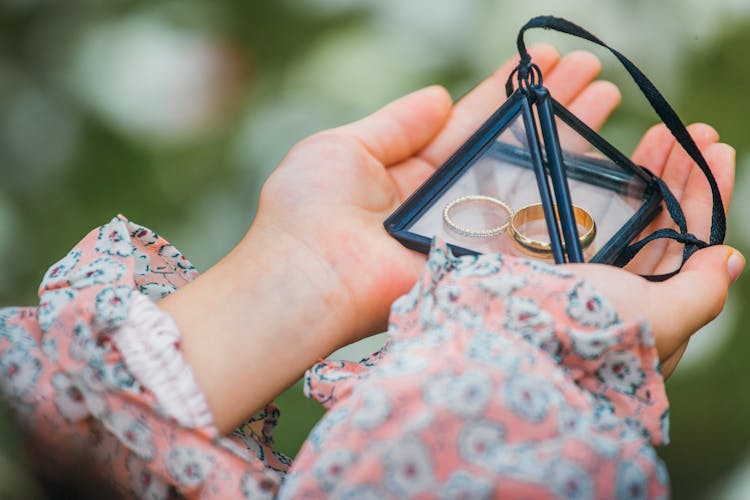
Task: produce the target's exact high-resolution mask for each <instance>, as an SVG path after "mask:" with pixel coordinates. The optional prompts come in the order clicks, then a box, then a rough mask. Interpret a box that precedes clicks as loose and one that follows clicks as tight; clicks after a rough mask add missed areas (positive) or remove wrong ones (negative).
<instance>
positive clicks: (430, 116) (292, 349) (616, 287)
mask: <svg viewBox="0 0 750 500" xmlns="http://www.w3.org/2000/svg"><path fill="white" fill-rule="evenodd" d="M530 52H531V54H532V56H533V58H534V62H535V63H536V64H537V65H539V67H540V68H541V70H542V71H543V73H544V75H545V85H546V86H548V87H549V88H550V90H551V93H552V95H554V96H555V98H556V99H557V100H558V101H560V102H561V103H562V104H564V105H565V106H567V107H568V108H569V109H570V110H571V111H572V112H573V113H574V114H576V115H577V116H579V117H580V118H581V119H582V120H583V121H584V122H586V123H587V124H588V125H589V126H591V127H592V128H594V129H596V128H598V127H599V126H600V125H601V124H602V123H603V122H604V121H605V120H606V118H607V117H608V116H609V114H610V113H611V111H612V110H613V109H614V108H615V107H616V106H617V104H618V103H619V100H620V94H619V92H618V90H617V88H616V87H614V86H613V85H612V84H610V83H607V82H597V81H593V80H594V78H595V77H596V75H597V74H598V72H599V69H600V66H599V62H598V60H597V59H596V58H595V57H594V56H593V55H591V54H589V53H586V52H575V53H572V54H570V55H568V56H566V57H564V58H562V59H561V58H560V57H559V55H558V53H557V51H556V50H555V49H553V48H552V47H549V46H537V47H534V48H532V49H531V50H530ZM515 64H516V62H515V61H511V62H508V63H506V64H505V65H503V66H502V67H501V68H500V69H499V70H498V71H497V72H496V73H495V74H493V75H492V76H491V77H490V78H488V79H487V80H485V81H484V82H482V83H481V84H480V85H478V86H477V87H476V88H475V89H474V90H472V91H471V92H470V93H469V94H467V95H466V97H464V98H463V99H462V100H461V101H460V102H458V103H457V104H456V105H455V106H452V105H451V101H450V98H449V96H448V95H447V93H446V92H445V90H443V89H441V88H439V87H430V88H427V89H424V90H421V91H418V92H415V93H413V94H410V95H408V96H406V97H404V98H402V99H399V100H397V101H395V102H394V103H392V104H390V105H388V106H386V107H385V108H383V109H382V110H380V111H378V112H376V113H374V114H373V115H371V116H369V117H367V118H365V119H363V120H360V121H358V122H355V123H352V124H349V125H345V126H342V127H339V128H337V129H333V130H330V131H327V132H322V133H319V134H316V135H315V136H313V137H311V138H309V139H307V140H304V141H302V142H301V143H300V144H298V145H297V146H295V147H294V148H293V149H292V150H291V151H290V153H289V154H288V155H287V157H286V158H285V159H284V160H283V161H282V163H281V164H280V165H279V167H278V168H277V169H276V171H275V172H274V173H273V174H272V176H271V177H270V178H269V179H268V181H267V182H266V184H265V186H264V187H263V190H262V193H261V200H260V206H259V210H258V214H257V217H256V219H255V221H254V222H253V225H252V227H251V229H250V230H249V231H248V233H247V235H246V236H245V237H244V238H243V240H242V241H241V243H240V244H239V245H238V246H237V247H236V248H235V249H234V250H232V252H231V253H230V254H229V255H228V256H227V257H225V258H224V259H222V261H220V262H219V263H218V264H217V265H215V266H214V267H212V268H211V269H209V270H208V272H206V273H205V274H204V275H202V276H201V277H200V278H198V280H196V281H195V282H193V283H191V284H190V285H188V286H186V287H184V288H182V289H180V290H179V291H178V292H176V293H175V294H172V295H170V296H169V297H167V298H165V299H164V300H163V301H162V302H161V303H160V305H161V306H162V307H163V308H164V310H166V311H167V312H169V313H170V314H171V315H172V316H173V317H174V318H175V320H176V322H177V324H178V326H179V327H180V330H181V332H182V348H183V352H184V354H185V357H186V359H187V361H188V363H189V364H190V365H191V367H192V369H193V372H194V374H195V377H196V380H197V382H198V385H199V386H200V387H201V389H202V390H203V392H204V394H205V395H206V398H207V400H208V404H209V407H210V408H211V411H212V413H213V416H214V419H215V423H216V425H217V426H218V427H219V429H221V430H224V431H228V430H230V429H232V428H234V427H235V426H236V425H238V424H239V423H240V422H241V421H242V420H243V419H245V418H247V417H248V416H249V415H250V414H252V412H254V411H255V410H257V409H259V408H261V407H262V406H263V405H264V404H265V403H267V402H268V401H270V400H271V399H272V398H274V397H275V396H276V395H277V394H279V393H280V392H281V391H282V390H284V389H285V388H286V387H288V386H289V385H291V384H292V383H293V382H294V381H295V380H297V379H298V378H299V377H300V376H301V375H302V373H303V372H304V370H305V369H306V368H308V367H309V366H311V365H312V364H313V363H314V362H315V361H316V360H318V359H320V358H321V357H325V356H327V355H328V354H330V353H331V352H332V351H333V350H335V349H336V348H338V347H341V346H343V345H346V344H348V343H351V342H353V341H355V340H358V339H360V338H363V337H366V336H368V335H371V334H374V333H377V332H380V331H383V330H384V329H385V325H386V321H387V317H388V312H389V308H390V305H391V303H392V302H393V301H394V300H395V299H396V298H397V297H398V296H400V295H401V294H403V293H405V292H406V291H407V290H408V289H409V288H410V287H411V286H412V285H413V283H414V282H415V280H416V279H417V277H418V276H419V274H420V273H421V271H422V267H423V264H424V256H423V255H421V254H419V253H416V252H413V251H410V250H408V249H406V248H405V247H403V246H402V245H401V244H400V243H399V242H398V241H396V240H395V239H393V238H392V237H390V236H389V235H388V234H387V233H386V231H385V229H384V228H383V225H382V223H383V220H385V218H386V217H387V216H388V215H389V214H390V213H392V212H393V210H395V209H396V208H397V207H398V206H399V205H400V204H401V203H402V201H403V200H404V199H405V198H406V197H407V196H408V195H409V194H411V193H412V192H413V191H414V190H415V189H416V188H417V187H418V186H419V185H420V184H421V183H422V182H424V181H425V180H426V179H427V178H428V177H429V176H430V175H431V174H432V173H433V171H434V170H435V169H436V168H437V167H438V166H440V164H442V163H443V162H444V161H445V160H446V159H447V158H448V156H449V155H450V154H451V153H452V152H453V151H454V150H455V149H456V148H457V147H458V146H459V145H460V144H461V143H462V142H463V141H464V140H465V139H466V138H468V137H469V135H471V133H472V132H473V131H474V130H476V129H477V128H478V127H479V125H480V124H481V123H482V122H483V121H484V120H485V119H486V118H487V117H488V116H489V115H490V114H491V113H492V112H493V111H494V110H495V109H497V107H498V106H499V105H500V104H501V103H502V102H503V101H504V99H505V98H504V96H505V93H504V83H505V79H506V77H507V75H508V74H509V73H510V71H511V70H512V69H513V67H514V66H515ZM707 142H715V139H714V140H713V141H707ZM707 142H706V141H703V142H701V141H699V145H701V146H702V147H704V148H708V149H706V154H707V156H708V159H709V162H711V164H712V168H714V169H715V172H716V177H717V180H718V181H719V183H720V186H721V188H722V193H723V194H724V198H725V200H726V201H727V202H728V199H729V194H730V193H731V190H732V184H733V175H732V172H733V170H732V166H733V155H732V154H730V153H731V151H730V150H729V149H727V148H726V147H724V146H715V147H710V146H708V145H707ZM673 149H674V151H673ZM709 149H710V151H709ZM635 156H636V162H640V163H643V164H644V165H645V166H647V167H649V168H650V169H651V170H652V171H654V172H655V173H657V174H662V175H663V176H664V178H665V179H667V181H668V182H669V183H670V187H671V188H672V190H673V191H674V192H675V194H677V195H678V196H682V195H684V199H683V207H684V208H685V211H686V215H687V216H688V223H689V224H692V223H693V222H695V223H696V224H699V223H700V224H703V223H705V222H706V221H708V219H709V214H710V204H707V203H706V199H705V196H704V193H703V190H704V189H705V188H704V187H702V185H700V182H701V179H698V178H697V177H696V174H694V173H692V172H693V169H692V164H691V163H690V162H687V161H685V160H684V158H681V157H680V153H679V151H678V150H677V149H676V148H674V146H673V143H672V142H670V139H669V137H667V136H666V135H665V134H664V133H663V131H662V132H659V129H658V128H657V129H653V130H652V131H650V132H649V133H648V134H647V135H646V138H645V139H644V142H643V144H642V145H641V146H640V147H639V149H638V151H637V152H636V155H635ZM703 216H705V219H704V217H703ZM691 230H693V229H692V226H691ZM693 232H694V233H695V234H697V235H698V236H701V235H702V234H701V232H700V231H698V230H693ZM649 247H650V248H649ZM649 247H647V248H646V249H644V250H643V252H642V255H639V258H638V261H637V262H634V263H633V265H632V269H631V270H632V271H633V272H661V270H662V268H667V269H666V270H669V269H671V267H672V266H671V265H670V264H672V262H673V259H674V257H675V256H676V255H677V253H676V250H675V249H674V247H673V246H671V245H669V244H666V245H660V244H657V243H654V244H652V245H649ZM728 257H729V251H728V250H727V249H726V248H712V249H707V250H704V251H701V252H699V253H697V254H696V255H695V256H694V257H693V259H691V261H690V262H689V263H688V265H687V266H686V268H685V270H684V271H683V272H682V273H681V274H680V275H679V276H677V277H675V278H673V280H670V282H668V283H665V284H652V283H648V282H645V281H644V280H642V278H640V277H638V276H637V275H635V274H632V273H631V272H627V271H624V270H621V269H616V268H611V267H608V266H593V265H581V266H580V267H577V268H576V271H577V272H580V273H581V274H582V275H585V276H586V277H588V278H589V279H590V280H591V281H592V283H593V284H594V285H595V286H598V287H599V288H600V290H601V292H602V293H603V294H604V295H605V296H607V297H609V298H610V299H611V300H612V302H613V303H614V305H615V307H616V308H617V309H618V311H620V313H621V315H622V316H623V317H624V318H629V317H631V316H635V315H639V313H645V315H646V316H647V317H648V318H649V319H650V320H651V321H652V323H653V324H654V325H655V326H654V331H655V333H656V336H657V346H658V348H659V351H660V354H661V355H662V359H664V360H667V361H668V362H669V360H673V359H678V358H679V354H681V351H680V347H679V346H680V345H682V344H681V343H684V342H685V340H686V339H687V338H688V337H689V334H690V333H692V332H693V331H694V329H695V328H698V327H699V326H700V325H702V324H703V323H704V322H705V321H706V320H707V319H710V317H712V315H715V314H716V313H717V312H718V310H720V308H721V306H722V305H723V302H724V298H725V296H726V289H727V287H728V285H729V282H730V280H731V277H732V276H733V274H734V271H730V270H729V269H730V267H731V266H729V267H728V262H733V261H732V260H729V261H728ZM732 269H734V268H732ZM691 279H692V281H690V280H691ZM704 279H706V280H709V279H710V283H711V284H712V288H709V287H706V288H705V293H706V294H708V295H710V298H711V299H712V301H707V300H706V299H705V297H703V296H702V295H700V293H703V291H701V292H695V294H692V292H693V290H691V289H689V290H683V289H682V287H681V286H678V284H679V283H686V284H687V285H688V286H692V283H695V282H702V280H704ZM682 286H685V285H682ZM676 288H680V291H679V293H680V295H679V301H677V300H675V301H674V304H670V308H667V307H664V308H659V307H658V305H659V304H660V303H662V302H665V301H670V300H672V299H671V298H670V294H675V293H678V292H677V291H675V290H674V289H676ZM693 288H694V287H693ZM698 288H700V287H698ZM647 306H648V307H647ZM680 307H684V308H686V309H687V308H689V309H690V311H689V313H690V314H685V315H682V316H680V317H679V318H676V319H674V320H673V321H670V319H669V314H675V311H676V310H677V309H678V308H680ZM688 317H694V318H696V319H694V320H692V321H689V320H688V319H687V318H688Z"/></svg>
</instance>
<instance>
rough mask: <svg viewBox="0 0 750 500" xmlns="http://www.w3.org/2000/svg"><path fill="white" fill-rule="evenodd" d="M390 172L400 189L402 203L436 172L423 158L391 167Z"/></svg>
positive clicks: (412, 159) (408, 160)
mask: <svg viewBox="0 0 750 500" xmlns="http://www.w3.org/2000/svg"><path fill="white" fill-rule="evenodd" d="M388 172H389V173H390V174H391V178H392V179H393V182H394V184H395V185H396V188H397V189H398V192H399V203H401V202H402V201H403V200H405V199H406V198H407V197H408V196H409V195H411V194H412V193H413V192H414V191H416V190H417V188H418V187H419V186H421V185H422V184H423V183H424V181H426V180H427V179H428V178H429V177H430V176H431V175H432V174H433V173H434V172H435V168H434V167H433V166H432V164H431V163H427V162H426V161H425V160H423V159H422V158H419V157H414V158H409V159H407V160H406V161H403V162H401V163H399V164H398V165H395V166H393V167H391V168H390V169H388Z"/></svg>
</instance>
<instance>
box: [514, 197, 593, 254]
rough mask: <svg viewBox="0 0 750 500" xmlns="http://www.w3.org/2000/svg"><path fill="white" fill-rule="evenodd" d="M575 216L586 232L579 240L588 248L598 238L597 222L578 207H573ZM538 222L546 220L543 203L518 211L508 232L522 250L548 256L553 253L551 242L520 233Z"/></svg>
mask: <svg viewBox="0 0 750 500" xmlns="http://www.w3.org/2000/svg"><path fill="white" fill-rule="evenodd" d="M555 211H557V207H555ZM573 215H574V217H575V219H576V223H577V224H578V225H579V226H582V227H583V228H584V229H585V230H586V232H585V233H583V234H582V235H580V236H579V237H578V240H579V241H580V242H581V248H588V247H589V246H591V243H593V242H594V238H595V237H596V222H595V221H594V218H593V217H592V216H591V214H590V213H588V212H587V211H586V210H584V209H582V208H581V207H578V206H576V205H573ZM558 218H559V215H558ZM537 220H544V208H543V207H542V204H541V203H534V204H533V205H528V206H526V207H523V208H522V209H520V210H519V211H517V212H516V213H515V214H514V215H513V217H511V219H510V227H509V228H508V232H509V233H510V234H511V236H513V239H514V240H515V242H516V243H517V244H518V246H519V247H520V248H521V250H524V251H526V252H527V253H530V254H532V255H537V256H538V255H545V256H547V255H550V254H551V253H552V244H551V243H550V242H549V241H542V240H535V239H532V238H529V237H528V236H526V235H525V234H523V233H522V232H521V231H519V228H521V227H523V226H524V225H525V224H528V223H529V222H534V221H537ZM563 248H565V243H563Z"/></svg>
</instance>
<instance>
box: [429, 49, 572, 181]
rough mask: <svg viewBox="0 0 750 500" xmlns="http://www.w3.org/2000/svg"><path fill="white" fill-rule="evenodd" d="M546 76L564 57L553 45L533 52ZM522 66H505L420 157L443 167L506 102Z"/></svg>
mask: <svg viewBox="0 0 750 500" xmlns="http://www.w3.org/2000/svg"><path fill="white" fill-rule="evenodd" d="M529 54H530V55H531V58H532V60H533V61H534V63H535V64H536V65H537V66H539V68H540V69H541V70H542V73H543V74H547V73H548V72H549V71H550V70H552V68H554V67H555V65H556V64H557V62H558V60H559V59H560V53H559V52H558V51H557V49H555V48H554V47H552V46H551V45H544V44H541V45H534V46H532V47H530V48H529ZM517 64H518V56H516V57H514V58H513V59H511V60H510V61H508V62H506V63H504V64H503V65H502V66H500V68H499V69H498V70H497V71H495V72H494V73H493V74H492V75H491V76H490V77H488V78H487V79H485V80H483V81H482V82H481V83H480V84H479V85H477V86H476V87H474V88H473V89H472V90H471V91H470V92H469V93H468V94H466V95H465V96H464V97H463V98H462V99H461V100H460V101H458V102H457V103H456V105H455V106H454V107H453V112H452V114H451V118H450V120H449V121H448V123H447V124H446V126H445V128H444V129H443V130H442V131H441V132H440V134H439V135H438V136H437V137H436V138H435V140H434V141H433V142H432V143H431V144H430V145H429V146H428V147H427V148H425V149H424V151H422V152H421V153H420V156H421V157H422V158H423V159H425V160H426V161H428V162H429V163H431V164H432V165H433V166H434V167H435V168H437V167H438V166H439V165H440V164H442V163H443V162H444V161H445V160H446V159H447V158H448V156H450V155H451V154H452V153H453V152H454V151H455V150H456V149H458V147H459V146H460V145H461V144H462V143H463V142H464V141H465V140H466V139H467V138H468V137H469V136H470V135H471V134H472V133H473V132H474V131H475V130H476V129H478V128H479V126H480V125H481V124H482V123H483V122H484V121H485V120H486V119H487V118H488V117H489V116H490V115H491V114H492V113H494V112H495V111H496V110H497V108H498V107H499V106H500V105H501V104H502V103H503V102H504V101H505V81H506V80H507V79H508V75H509V74H510V73H511V71H513V69H514V68H515V67H516V65H517Z"/></svg>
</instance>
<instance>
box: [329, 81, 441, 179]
mask: <svg viewBox="0 0 750 500" xmlns="http://www.w3.org/2000/svg"><path fill="white" fill-rule="evenodd" d="M451 107H452V102H451V97H450V95H449V94H448V91H446V90H445V89H444V88H443V87H440V86H437V85H434V86H432V87H427V88H424V89H421V90H417V91H416V92H412V93H411V94H409V95H406V96H404V97H402V98H400V99H397V100H395V101H393V102H392V103H390V104H388V105H386V106H385V107H384V108H382V109H380V110H378V111H376V112H375V113H373V114H371V115H370V116H368V117H366V118H363V119H361V120H358V121H356V122H353V123H350V124H348V125H344V126H342V127H339V128H337V129H335V132H338V133H341V134H343V135H348V136H350V137H353V138H355V139H356V140H358V141H359V142H360V143H362V144H363V145H364V146H365V147H366V148H367V150H368V151H369V152H370V153H371V154H372V155H373V156H374V157H375V158H377V159H378V161H380V162H381V163H382V164H384V165H386V166H388V165H392V164H394V163H397V162H399V161H401V160H404V159H406V158H408V157H410V156H411V155H413V154H415V153H416V152H417V151H419V150H420V149H422V148H423V147H424V146H425V145H426V144H427V143H428V142H429V141H430V140H431V139H432V138H433V137H434V136H435V134H437V133H438V131H440V129H441V128H442V127H443V125H444V124H445V122H446V120H447V119H448V117H449V116H450V111H451Z"/></svg>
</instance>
